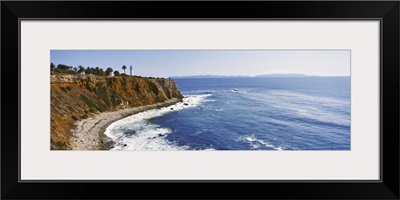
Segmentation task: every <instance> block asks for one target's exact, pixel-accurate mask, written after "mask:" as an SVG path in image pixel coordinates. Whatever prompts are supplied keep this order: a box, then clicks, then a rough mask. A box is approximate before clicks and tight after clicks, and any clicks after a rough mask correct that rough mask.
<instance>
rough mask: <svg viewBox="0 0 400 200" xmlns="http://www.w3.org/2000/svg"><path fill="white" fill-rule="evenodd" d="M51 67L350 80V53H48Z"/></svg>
mask: <svg viewBox="0 0 400 200" xmlns="http://www.w3.org/2000/svg"><path fill="white" fill-rule="evenodd" d="M50 53H51V55H50V60H51V62H52V63H54V64H55V65H58V64H65V65H69V66H74V67H77V66H78V65H82V66H84V67H88V66H89V67H100V68H103V69H106V68H108V67H111V68H113V69H114V70H118V71H119V72H123V70H122V65H126V66H127V69H126V73H127V74H129V67H130V66H131V65H132V67H133V74H134V75H139V76H152V77H170V76H193V75H229V76H236V75H242V76H256V75H264V74H288V73H296V74H305V75H317V76H350V53H351V52H350V50H279V51H277V50H274V51H273V50H51V52H50Z"/></svg>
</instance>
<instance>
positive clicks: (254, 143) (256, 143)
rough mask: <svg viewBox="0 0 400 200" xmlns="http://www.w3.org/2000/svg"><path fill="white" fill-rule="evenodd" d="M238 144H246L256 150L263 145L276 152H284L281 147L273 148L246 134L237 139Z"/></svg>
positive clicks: (265, 142)
mask: <svg viewBox="0 0 400 200" xmlns="http://www.w3.org/2000/svg"><path fill="white" fill-rule="evenodd" d="M236 141H238V142H245V143H248V144H249V145H250V146H251V147H253V148H254V149H258V148H260V147H261V145H264V146H266V147H269V148H272V149H275V150H278V151H282V150H284V149H283V148H282V147H280V146H278V147H276V146H274V145H272V144H270V143H269V142H267V141H264V140H261V139H258V138H257V137H256V136H255V135H254V134H248V135H243V136H240V137H238V138H237V140H236Z"/></svg>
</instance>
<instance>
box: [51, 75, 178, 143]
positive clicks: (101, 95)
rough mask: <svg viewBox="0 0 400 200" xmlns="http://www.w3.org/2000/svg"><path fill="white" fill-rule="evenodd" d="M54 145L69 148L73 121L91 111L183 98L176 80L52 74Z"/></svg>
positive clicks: (52, 136) (117, 108) (88, 114)
mask: <svg viewBox="0 0 400 200" xmlns="http://www.w3.org/2000/svg"><path fill="white" fill-rule="evenodd" d="M50 82H51V92H50V93H51V98H50V101H51V103H50V104H51V105H50V108H51V118H50V120H51V124H50V126H51V127H50V130H51V140H50V142H51V149H53V150H56V149H68V148H69V146H70V144H69V140H70V137H71V130H72V129H74V128H75V126H74V123H75V122H76V121H78V120H81V119H85V118H88V117H90V116H91V115H94V114H97V113H101V112H106V111H116V110H120V109H124V108H132V107H138V106H144V105H151V104H155V103H160V102H164V101H166V100H169V99H172V98H178V99H181V98H182V94H181V93H180V91H179V89H178V87H177V85H176V83H175V82H174V81H172V80H167V79H162V78H158V79H155V78H142V77H130V76H114V77H104V76H103V77H99V76H92V75H66V74H64V75H61V74H57V75H51V76H50Z"/></svg>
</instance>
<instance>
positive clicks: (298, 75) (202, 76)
mask: <svg viewBox="0 0 400 200" xmlns="http://www.w3.org/2000/svg"><path fill="white" fill-rule="evenodd" d="M262 77H316V76H315V75H305V74H263V75H257V76H222V75H195V76H172V77H171V78H175V79H176V78H262Z"/></svg>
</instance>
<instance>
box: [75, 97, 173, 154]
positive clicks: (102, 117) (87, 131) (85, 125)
mask: <svg viewBox="0 0 400 200" xmlns="http://www.w3.org/2000/svg"><path fill="white" fill-rule="evenodd" d="M178 102H180V99H177V98H173V99H170V100H168V101H165V102H162V103H157V104H152V105H147V106H141V107H135V108H127V109H122V110H118V111H114V112H103V113H100V114H97V115H94V116H91V117H89V118H87V119H84V120H80V121H78V122H77V123H76V129H74V130H73V131H72V137H71V141H70V142H71V147H72V150H108V149H109V148H110V145H111V144H112V141H111V139H110V138H108V137H107V136H106V135H105V134H104V132H105V130H106V128H107V127H108V126H109V125H110V124H111V123H113V122H115V121H118V120H120V119H122V118H125V117H128V116H130V115H133V114H136V113H139V112H143V111H146V110H150V109H154V108H159V107H165V106H170V105H173V104H175V103H178Z"/></svg>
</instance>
